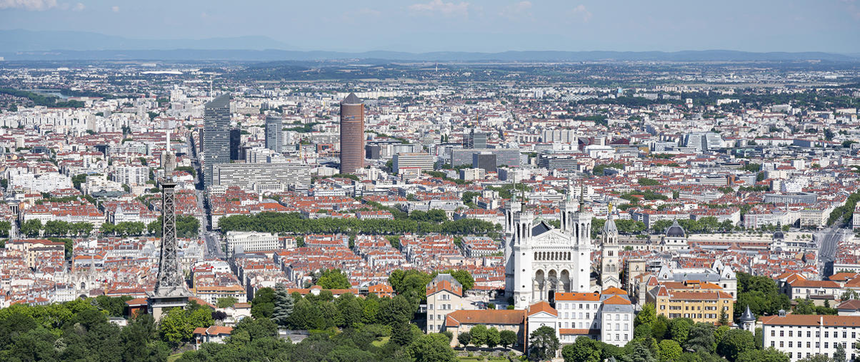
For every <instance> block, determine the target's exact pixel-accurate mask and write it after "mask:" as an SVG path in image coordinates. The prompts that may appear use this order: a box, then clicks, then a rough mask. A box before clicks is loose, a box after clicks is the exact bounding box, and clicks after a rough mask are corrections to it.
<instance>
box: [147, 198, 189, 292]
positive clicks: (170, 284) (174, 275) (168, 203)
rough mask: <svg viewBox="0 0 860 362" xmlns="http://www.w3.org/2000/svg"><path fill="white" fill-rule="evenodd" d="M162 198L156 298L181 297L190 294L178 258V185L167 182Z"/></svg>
mask: <svg viewBox="0 0 860 362" xmlns="http://www.w3.org/2000/svg"><path fill="white" fill-rule="evenodd" d="M161 186H162V198H161V219H162V222H161V224H162V225H161V231H162V234H161V235H162V236H161V256H160V258H159V260H158V279H157V280H156V282H155V296H158V297H181V296H187V295H189V294H190V293H189V292H188V289H187V288H186V286H185V279H184V278H183V276H182V270H181V269H180V268H179V259H178V258H177V256H176V251H177V245H176V208H175V191H174V188H175V187H176V184H174V183H171V182H165V183H163V184H162V185H161Z"/></svg>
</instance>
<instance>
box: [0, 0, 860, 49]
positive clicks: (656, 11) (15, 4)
mask: <svg viewBox="0 0 860 362" xmlns="http://www.w3.org/2000/svg"><path fill="white" fill-rule="evenodd" d="M165 8H166V9H170V10H171V11H164V10H163V9H165ZM332 9H334V10H332ZM263 10H265V11H263ZM0 19H2V20H3V24H4V25H3V26H2V29H3V30H13V29H25V30H31V31H62V32H69V31H75V32H93V33H99V34H104V35H109V36H118V37H123V38H127V39H153V40H161V39H163V40H176V39H209V38H233V37H268V38H271V39H272V41H271V42H262V43H259V44H256V45H255V46H258V47H259V46H262V47H265V48H273V49H285V50H301V51H315V50H320V51H350V52H354V51H375V50H386V51H404V52H432V51H477V52H503V51H681V50H712V49H725V50H739V51H753V52H773V51H787V52H800V51H822V52H832V53H839V54H856V53H860V43H858V42H856V41H855V40H856V39H857V37H858V36H860V4H859V3H858V2H857V1H855V0H833V1H822V2H815V3H811V2H809V3H807V2H787V3H786V2H780V1H771V0H768V1H759V2H752V3H749V2H740V1H734V0H732V1H728V2H720V3H709V4H688V3H686V2H677V1H667V2H659V3H640V2H627V3H625V4H623V5H619V4H603V3H600V2H593V1H581V2H573V3H565V2H555V1H547V2H531V1H504V2H491V1H483V0H472V1H458V0H451V1H446V0H428V1H423V0H422V1H410V2H395V1H381V2H375V3H373V4H350V3H345V2H339V1H336V2H333V3H327V4H316V3H289V4H278V3H270V4H265V5H258V6H252V7H249V6H245V5H242V6H240V5H238V4H231V3H229V2H224V1H214V2H206V3H202V2H197V1H192V2H182V3H169V4H168V3H166V2H162V1H153V2H147V3H134V4H116V3H111V2H107V1H83V0H82V1H80V2H75V1H73V2H68V3H67V2H62V1H55V0H49V1H45V0H19V1H0ZM343 34H350V35H349V36H344V35H343ZM248 43H252V42H251V41H248Z"/></svg>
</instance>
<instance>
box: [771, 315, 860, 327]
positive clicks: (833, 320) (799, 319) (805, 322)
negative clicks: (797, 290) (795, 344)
mask: <svg viewBox="0 0 860 362" xmlns="http://www.w3.org/2000/svg"><path fill="white" fill-rule="evenodd" d="M761 321H762V323H763V324H765V325H769V326H819V325H822V324H821V323H822V322H823V323H824V325H825V326H834V327H837V326H846V327H847V326H857V327H860V316H842V315H799V314H789V315H786V316H784V317H780V316H778V315H775V316H766V317H761Z"/></svg>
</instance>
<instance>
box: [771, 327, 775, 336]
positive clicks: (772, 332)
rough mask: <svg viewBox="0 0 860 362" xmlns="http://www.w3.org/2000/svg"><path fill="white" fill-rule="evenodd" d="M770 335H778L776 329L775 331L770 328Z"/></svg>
mask: <svg viewBox="0 0 860 362" xmlns="http://www.w3.org/2000/svg"><path fill="white" fill-rule="evenodd" d="M770 336H771V337H775V336H776V331H775V330H773V329H771V330H770Z"/></svg>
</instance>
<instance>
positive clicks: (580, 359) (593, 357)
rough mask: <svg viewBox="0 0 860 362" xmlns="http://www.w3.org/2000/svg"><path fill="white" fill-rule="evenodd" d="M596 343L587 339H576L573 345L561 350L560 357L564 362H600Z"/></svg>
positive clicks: (598, 348)
mask: <svg viewBox="0 0 860 362" xmlns="http://www.w3.org/2000/svg"><path fill="white" fill-rule="evenodd" d="M598 343H599V342H597V341H595V340H593V339H591V338H588V337H578V338H576V341H575V342H574V343H573V344H569V345H566V346H564V348H562V349H561V356H562V358H564V362H601V358H600V357H601V356H600V347H599V346H598Z"/></svg>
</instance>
